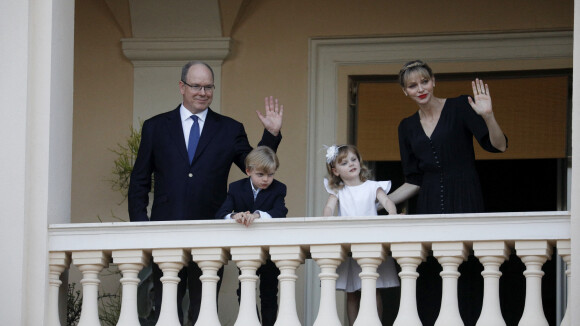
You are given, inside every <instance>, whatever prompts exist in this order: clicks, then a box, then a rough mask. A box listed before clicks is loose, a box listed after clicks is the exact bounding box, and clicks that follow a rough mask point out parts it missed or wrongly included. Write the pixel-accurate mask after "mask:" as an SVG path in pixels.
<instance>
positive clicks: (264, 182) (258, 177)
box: [246, 169, 274, 189]
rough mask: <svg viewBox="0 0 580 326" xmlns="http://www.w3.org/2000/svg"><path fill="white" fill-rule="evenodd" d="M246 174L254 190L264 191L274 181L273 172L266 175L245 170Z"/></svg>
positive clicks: (256, 170)
mask: <svg viewBox="0 0 580 326" xmlns="http://www.w3.org/2000/svg"><path fill="white" fill-rule="evenodd" d="M246 174H248V175H249V176H250V180H252V184H253V185H254V188H259V189H266V188H268V187H269V186H270V185H271V184H272V181H274V172H271V173H267V172H265V171H262V170H259V169H251V170H250V169H246Z"/></svg>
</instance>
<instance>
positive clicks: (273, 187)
mask: <svg viewBox="0 0 580 326" xmlns="http://www.w3.org/2000/svg"><path fill="white" fill-rule="evenodd" d="M279 165H280V163H279V161H278V157H277V156H276V153H274V151H273V150H272V149H270V148H269V147H266V146H258V147H256V148H255V149H254V150H253V151H251V152H250V154H248V156H247V157H246V174H247V175H248V176H249V178H244V179H241V180H238V181H236V182H233V183H231V184H230V188H229V190H228V196H227V198H226V201H225V202H224V203H223V205H222V207H221V208H220V209H219V211H218V212H217V214H216V218H220V219H221V218H226V219H233V220H236V222H238V223H241V224H243V225H245V226H246V227H248V226H250V225H251V224H252V222H253V221H254V220H255V219H257V218H260V219H268V218H280V217H286V214H287V213H288V209H287V208H286V204H285V203H284V198H285V197H286V185H284V184H283V183H282V182H279V181H277V180H275V179H274V173H275V172H276V170H277V169H278V166H279ZM257 274H258V275H259V276H260V303H261V307H262V310H261V312H262V326H274V323H275V322H276V313H277V312H278V298H277V296H278V275H280V270H279V269H278V268H277V267H276V265H275V264H274V263H273V262H272V261H271V260H270V259H268V260H267V261H266V263H265V264H264V265H262V266H260V268H259V269H258V271H257ZM239 299H240V288H239V287H238V300H239Z"/></svg>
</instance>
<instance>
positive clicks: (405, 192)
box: [388, 182, 421, 204]
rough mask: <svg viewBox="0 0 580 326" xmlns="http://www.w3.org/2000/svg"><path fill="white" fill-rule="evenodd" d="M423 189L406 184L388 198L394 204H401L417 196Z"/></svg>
mask: <svg viewBox="0 0 580 326" xmlns="http://www.w3.org/2000/svg"><path fill="white" fill-rule="evenodd" d="M420 188H421V187H419V186H417V185H414V184H411V183H407V182H405V183H404V184H403V185H402V186H400V187H399V188H397V190H395V191H393V192H391V193H390V194H389V195H388V197H389V199H390V200H391V201H393V203H395V204H400V203H402V202H404V201H405V200H407V199H409V198H411V197H413V196H415V195H416V194H418V193H419V189H420Z"/></svg>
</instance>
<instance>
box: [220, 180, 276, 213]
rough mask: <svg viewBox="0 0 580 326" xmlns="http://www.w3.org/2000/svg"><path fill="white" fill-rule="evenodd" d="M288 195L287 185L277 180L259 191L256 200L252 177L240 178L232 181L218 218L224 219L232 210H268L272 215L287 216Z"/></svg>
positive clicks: (237, 211)
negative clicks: (285, 200) (286, 199)
mask: <svg viewBox="0 0 580 326" xmlns="http://www.w3.org/2000/svg"><path fill="white" fill-rule="evenodd" d="M285 197H286V185H285V184H283V183H282V182H280V181H278V180H275V179H274V181H272V184H271V185H270V186H269V187H268V188H266V189H262V190H260V192H258V196H256V201H255V202H254V193H253V192H252V185H251V184H250V178H249V177H248V178H245V179H241V180H238V181H236V182H232V183H230V189H229V190H228V196H227V198H226V201H225V202H224V203H223V205H222V206H221V208H220V209H219V211H218V212H217V214H216V216H215V217H216V219H223V218H224V217H225V216H226V215H228V214H229V213H232V212H236V213H239V212H246V211H250V212H251V213H253V212H254V211H256V210H260V211H262V212H266V213H268V214H270V216H272V217H274V218H276V217H286V214H288V209H287V208H286V204H285V202H284V198H285Z"/></svg>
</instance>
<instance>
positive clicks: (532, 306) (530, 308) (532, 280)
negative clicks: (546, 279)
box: [516, 240, 552, 326]
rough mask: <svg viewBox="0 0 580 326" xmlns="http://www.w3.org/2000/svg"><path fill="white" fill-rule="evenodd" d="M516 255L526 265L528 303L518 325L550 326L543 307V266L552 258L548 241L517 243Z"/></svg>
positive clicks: (526, 302)
mask: <svg viewBox="0 0 580 326" xmlns="http://www.w3.org/2000/svg"><path fill="white" fill-rule="evenodd" d="M516 253H517V255H518V256H519V257H520V258H521V259H522V262H523V263H524V264H525V265H526V271H525V272H524V276H525V277H526V301H525V306H524V313H523V315H522V318H521V319H520V322H519V323H518V325H521V326H548V321H547V320H546V316H545V315H544V308H543V306H542V276H544V272H543V271H542V266H543V265H544V263H545V262H546V260H548V259H550V257H551V256H552V246H550V245H549V244H548V241H545V240H538V241H516Z"/></svg>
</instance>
